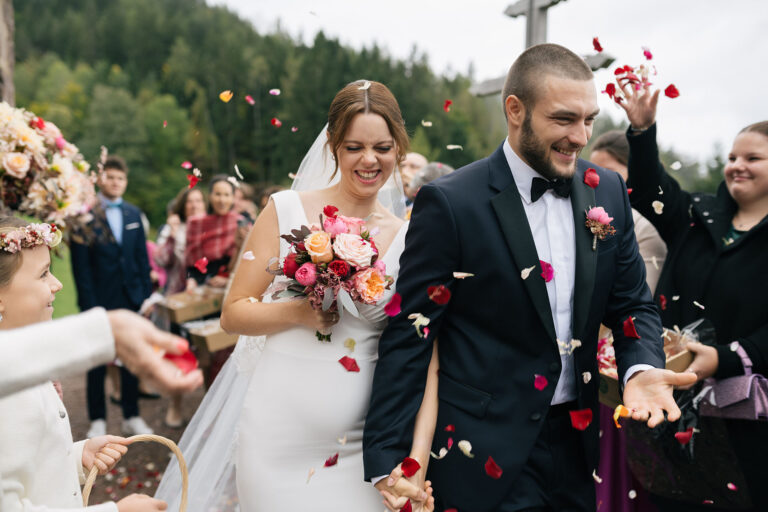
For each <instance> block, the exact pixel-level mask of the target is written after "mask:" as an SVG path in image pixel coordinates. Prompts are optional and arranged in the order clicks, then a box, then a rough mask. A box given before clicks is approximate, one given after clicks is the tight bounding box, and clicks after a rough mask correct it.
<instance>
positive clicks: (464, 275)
mask: <svg viewBox="0 0 768 512" xmlns="http://www.w3.org/2000/svg"><path fill="white" fill-rule="evenodd" d="M453 277H455V278H456V279H466V278H467V277H475V274H471V273H469V272H454V273H453Z"/></svg>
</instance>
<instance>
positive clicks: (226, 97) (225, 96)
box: [219, 91, 234, 103]
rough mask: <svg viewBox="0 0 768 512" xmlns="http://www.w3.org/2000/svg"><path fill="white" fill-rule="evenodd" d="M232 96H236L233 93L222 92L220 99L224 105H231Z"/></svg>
mask: <svg viewBox="0 0 768 512" xmlns="http://www.w3.org/2000/svg"><path fill="white" fill-rule="evenodd" d="M232 96H234V94H233V93H232V91H221V92H220V93H219V99H220V100H221V101H223V102H224V103H229V100H231V99H232Z"/></svg>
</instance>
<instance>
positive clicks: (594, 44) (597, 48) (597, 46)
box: [592, 37, 603, 53]
mask: <svg viewBox="0 0 768 512" xmlns="http://www.w3.org/2000/svg"><path fill="white" fill-rule="evenodd" d="M592 48H594V49H595V51H596V52H598V53H600V52H601V51H603V47H602V46H600V41H598V40H597V38H596V37H593V38H592Z"/></svg>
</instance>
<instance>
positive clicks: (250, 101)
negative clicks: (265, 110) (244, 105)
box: [245, 94, 256, 105]
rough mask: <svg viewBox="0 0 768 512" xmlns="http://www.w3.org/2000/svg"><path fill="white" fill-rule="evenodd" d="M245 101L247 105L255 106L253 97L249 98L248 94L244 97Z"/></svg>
mask: <svg viewBox="0 0 768 512" xmlns="http://www.w3.org/2000/svg"><path fill="white" fill-rule="evenodd" d="M245 101H247V102H248V104H249V105H255V104H256V100H254V99H253V96H251V95H250V94H246V95H245Z"/></svg>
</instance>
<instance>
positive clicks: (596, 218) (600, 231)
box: [586, 206, 616, 251]
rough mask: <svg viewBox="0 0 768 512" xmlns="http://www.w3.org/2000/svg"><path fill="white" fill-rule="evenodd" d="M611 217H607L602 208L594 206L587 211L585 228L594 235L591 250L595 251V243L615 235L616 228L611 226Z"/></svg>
mask: <svg viewBox="0 0 768 512" xmlns="http://www.w3.org/2000/svg"><path fill="white" fill-rule="evenodd" d="M612 221H613V217H611V216H609V215H608V212H606V211H605V208H603V207H602V206H594V207H592V208H590V209H589V210H588V211H587V222H586V226H587V228H588V229H589V231H590V232H591V233H592V235H594V238H593V239H592V250H593V251H596V250H597V241H598V240H605V237H607V236H610V235H615V234H616V228H614V227H613V226H611V222H612Z"/></svg>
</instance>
